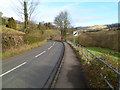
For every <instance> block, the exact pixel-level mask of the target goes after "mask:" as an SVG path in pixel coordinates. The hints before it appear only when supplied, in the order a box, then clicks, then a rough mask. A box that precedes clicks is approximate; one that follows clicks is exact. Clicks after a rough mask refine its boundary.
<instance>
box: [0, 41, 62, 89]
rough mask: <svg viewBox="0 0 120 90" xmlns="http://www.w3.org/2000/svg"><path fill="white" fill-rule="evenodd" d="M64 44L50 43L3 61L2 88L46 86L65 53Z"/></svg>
mask: <svg viewBox="0 0 120 90" xmlns="http://www.w3.org/2000/svg"><path fill="white" fill-rule="evenodd" d="M63 47H64V46H63V44H62V43H61V42H57V41H48V44H46V45H44V46H42V47H39V48H36V49H34V50H32V51H30V52H27V53H24V54H21V55H17V56H15V57H12V58H10V59H7V60H3V62H2V74H1V75H0V78H2V88H44V86H45V84H46V82H47V80H48V78H49V76H50V75H51V72H52V71H53V69H54V66H55V65H56V63H57V62H58V60H59V57H60V56H61V54H62V53H63Z"/></svg>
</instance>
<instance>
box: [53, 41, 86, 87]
mask: <svg viewBox="0 0 120 90" xmlns="http://www.w3.org/2000/svg"><path fill="white" fill-rule="evenodd" d="M54 88H88V86H87V83H86V79H85V76H84V73H83V72H82V69H81V67H80V62H79V60H78V59H77V58H76V54H75V53H74V51H73V50H72V48H71V47H70V46H69V45H68V44H67V43H65V55H64V59H63V65H62V68H61V70H60V74H59V75H58V77H57V81H56V84H55V86H54Z"/></svg>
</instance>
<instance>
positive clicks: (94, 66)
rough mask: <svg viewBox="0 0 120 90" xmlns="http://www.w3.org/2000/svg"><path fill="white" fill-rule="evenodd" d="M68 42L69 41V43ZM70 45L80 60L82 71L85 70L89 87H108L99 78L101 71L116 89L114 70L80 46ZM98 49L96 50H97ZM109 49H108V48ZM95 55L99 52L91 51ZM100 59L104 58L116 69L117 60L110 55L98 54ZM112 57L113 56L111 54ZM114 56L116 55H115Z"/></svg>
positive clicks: (116, 79) (116, 81)
mask: <svg viewBox="0 0 120 90" xmlns="http://www.w3.org/2000/svg"><path fill="white" fill-rule="evenodd" d="M69 44H70V43H69ZM71 47H72V48H73V49H74V51H75V52H76V54H77V57H78V58H79V60H80V62H81V63H80V65H81V66H82V68H83V71H84V72H85V74H86V76H87V79H88V83H89V87H90V88H109V87H108V85H107V84H106V83H105V81H104V80H103V79H102V78H101V76H100V74H99V73H102V74H103V75H104V76H105V77H104V78H106V79H107V80H108V81H109V82H110V84H111V85H112V86H113V87H114V88H115V89H118V78H119V77H118V76H117V75H116V74H114V72H113V71H112V70H111V69H109V68H108V67H107V66H105V65H104V64H103V63H101V62H100V61H99V60H97V59H96V58H95V57H93V56H92V55H90V54H89V53H88V52H87V51H86V50H85V49H83V48H80V47H75V46H74V45H71ZM97 51H98V50H97ZM108 51H109V50H108ZM83 53H84V55H86V56H87V57H88V58H89V60H90V61H89V60H87V59H86V57H85V56H84V55H83ZM93 53H94V54H95V55H96V54H97V55H99V52H95V50H94V52H93ZM99 56H101V57H99V58H101V59H102V60H104V61H105V62H106V63H107V64H109V65H112V67H114V68H115V69H116V70H118V66H119V65H118V60H117V61H116V60H115V59H114V60H113V58H111V56H108V55H105V54H103V55H99ZM112 57H113V56H112ZM115 58H116V57H115Z"/></svg>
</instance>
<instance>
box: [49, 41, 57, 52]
mask: <svg viewBox="0 0 120 90" xmlns="http://www.w3.org/2000/svg"><path fill="white" fill-rule="evenodd" d="M54 45H55V42H54V43H53V45H52V46H50V47H49V48H48V50H50V49H51V48H52V47H53V46H54Z"/></svg>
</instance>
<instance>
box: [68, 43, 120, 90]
mask: <svg viewBox="0 0 120 90" xmlns="http://www.w3.org/2000/svg"><path fill="white" fill-rule="evenodd" d="M67 42H68V43H69V44H71V45H72V46H73V47H75V48H80V47H81V48H82V50H81V51H82V55H84V56H85V57H86V59H87V60H88V62H90V58H89V57H87V55H85V53H84V49H85V50H86V51H87V52H88V53H89V54H90V55H92V56H94V57H95V58H96V60H98V61H100V62H101V63H102V64H104V65H105V66H107V67H108V68H109V69H110V70H112V71H113V72H114V74H116V75H117V76H118V87H116V88H118V89H119V90H120V72H118V71H117V70H115V69H114V68H113V67H111V66H110V65H109V64H107V63H105V62H104V61H103V60H102V59H100V58H99V57H98V56H96V55H95V54H94V53H92V52H91V51H90V50H88V49H86V48H85V47H82V46H81V45H75V44H73V43H71V42H70V41H67ZM98 72H99V74H100V76H101V77H102V79H103V80H104V81H105V82H106V84H107V85H108V86H109V87H110V88H111V89H112V90H114V87H113V86H112V85H111V84H110V82H109V81H108V80H107V79H106V78H105V77H106V76H104V75H103V73H102V72H100V70H98Z"/></svg>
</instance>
